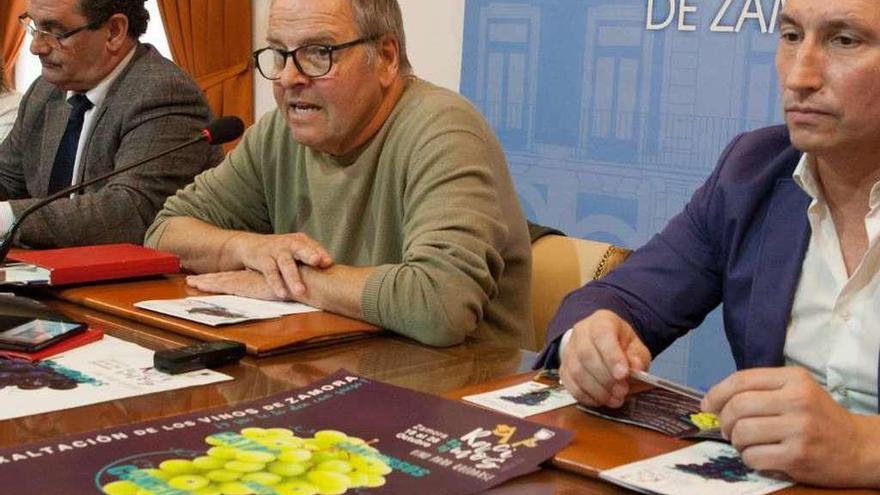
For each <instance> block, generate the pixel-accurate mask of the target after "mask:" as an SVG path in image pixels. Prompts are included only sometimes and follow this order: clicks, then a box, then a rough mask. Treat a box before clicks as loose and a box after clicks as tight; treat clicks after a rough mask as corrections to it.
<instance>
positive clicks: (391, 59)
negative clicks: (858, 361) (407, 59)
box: [376, 34, 400, 86]
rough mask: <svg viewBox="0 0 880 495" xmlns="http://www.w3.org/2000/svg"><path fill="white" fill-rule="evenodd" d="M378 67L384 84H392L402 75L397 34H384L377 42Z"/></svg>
mask: <svg viewBox="0 0 880 495" xmlns="http://www.w3.org/2000/svg"><path fill="white" fill-rule="evenodd" d="M376 54H377V56H378V60H377V61H376V62H377V69H378V71H379V79H380V80H381V82H382V85H383V86H390V85H391V83H392V82H393V81H394V80H395V79H397V77H398V76H399V75H400V42H399V41H398V39H397V38H396V37H395V36H392V35H390V34H386V35H383V36H382V38H380V39H379V42H378V43H377V44H376Z"/></svg>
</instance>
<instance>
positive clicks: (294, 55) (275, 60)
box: [253, 35, 379, 81]
mask: <svg viewBox="0 0 880 495" xmlns="http://www.w3.org/2000/svg"><path fill="white" fill-rule="evenodd" d="M378 38H379V36H375V35H374V36H365V37H363V38H358V39H356V40H354V41H349V42H347V43H341V44H338V45H324V44H320V43H310V44H308V45H303V46H300V47H298V48H294V49H293V50H282V49H280V48H273V47H271V46H267V47H265V48H260V49H259V50H257V51H255V52H254V53H253V57H254V64H255V65H256V66H257V70H258V71H260V74H261V75H262V76H263V77H265V78H266V79H268V80H270V81H277V80H278V79H281V73H282V72H284V68H285V67H287V60H288V59H293V65H295V66H296V70H298V71H299V72H300V73H301V74H303V75H305V76H307V77H321V76H324V75H327V73H329V72H330V69H332V68H333V54H334V53H335V52H338V51H339V50H344V49H346V48H350V47H352V46H355V45H360V44H361V43H369V42H371V41H375V40H377V39H378Z"/></svg>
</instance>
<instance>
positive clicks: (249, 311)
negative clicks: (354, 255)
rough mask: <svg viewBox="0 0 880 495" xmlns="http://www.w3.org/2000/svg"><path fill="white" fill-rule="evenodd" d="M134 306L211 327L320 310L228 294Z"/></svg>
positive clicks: (296, 304)
mask: <svg viewBox="0 0 880 495" xmlns="http://www.w3.org/2000/svg"><path fill="white" fill-rule="evenodd" d="M135 306H136V307H138V308H142V309H149V310H150V311H155V312H157V313H162V314H166V315H169V316H175V317H177V318H183V319H185V320H190V321H194V322H196V323H201V324H203V325H211V326H218V325H230V324H232V323H241V322H243V321H250V320H266V319H270V318H278V317H280V316H284V315H293V314H300V313H312V312H315V311H320V310H319V309H317V308H313V307H312V306H308V305H306V304H302V303H294V302H277V301H264V300H261V299H253V298H250V297H241V296H228V295H224V296H194V297H185V298H181V299H153V300H150V301H141V302H138V303H135Z"/></svg>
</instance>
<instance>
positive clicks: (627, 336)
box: [559, 310, 651, 407]
mask: <svg viewBox="0 0 880 495" xmlns="http://www.w3.org/2000/svg"><path fill="white" fill-rule="evenodd" d="M560 361H561V365H560V367H559V377H560V381H561V382H562V383H563V384H564V385H565V388H566V389H568V391H569V392H571V394H572V395H573V396H574V398H575V399H577V400H578V401H579V402H581V403H584V404H587V405H589V406H609V407H620V406H621V405H623V401H624V399H625V398H626V394H627V393H628V392H629V384H628V378H629V374H630V370H631V369H637V370H642V371H645V370H647V369H648V365H649V364H650V363H651V353H650V351H648V348H647V347H645V344H643V343H642V341H641V339H639V337H638V335H636V332H635V331H634V330H633V329H632V327H631V326H630V325H629V323H627V322H626V321H624V320H623V319H622V318H620V317H619V316H617V314H615V313H613V312H611V311H606V310H599V311H596V312H595V313H593V314H592V315H590V316H588V317H587V318H584V319H583V320H581V321H580V322H578V323H577V324H576V325H575V326H574V328H573V331H572V334H571V338H570V339H569V341H568V343H567V345H566V346H565V349H564V352H563V353H562V356H561V360H560Z"/></svg>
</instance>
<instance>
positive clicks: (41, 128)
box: [0, 45, 223, 248]
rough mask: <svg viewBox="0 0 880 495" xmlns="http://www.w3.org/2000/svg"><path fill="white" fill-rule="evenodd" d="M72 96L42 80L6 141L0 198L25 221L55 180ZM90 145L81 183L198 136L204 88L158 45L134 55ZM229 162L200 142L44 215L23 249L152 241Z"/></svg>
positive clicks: (30, 225)
mask: <svg viewBox="0 0 880 495" xmlns="http://www.w3.org/2000/svg"><path fill="white" fill-rule="evenodd" d="M65 97H66V92H65V91H63V90H61V89H59V88H57V87H55V86H54V85H52V84H50V83H48V82H46V81H45V80H43V78H39V79H37V80H36V81H35V82H34V84H33V85H31V87H30V89H28V91H27V93H25V95H24V97H23V98H22V101H21V105H20V106H19V111H18V118H17V120H16V122H15V125H14V126H13V128H12V131H11V132H10V134H9V136H7V139H6V140H4V141H3V143H2V144H0V200H9V201H10V204H11V206H12V211H13V212H14V213H15V215H16V217H18V215H20V214H21V212H22V211H24V210H25V209H26V208H27V207H28V206H30V205H31V204H33V203H35V202H37V201H39V199H38V198H44V197H46V196H48V189H49V176H50V174H51V173H52V164H53V162H54V159H55V152H56V151H57V150H58V143H59V142H60V141H61V136H62V135H63V134H64V128H65V126H66V125H67V118H68V115H69V114H70V108H71V107H70V105H69V104H68V103H67V101H66V98H65ZM95 111H97V112H98V114H97V116H96V117H97V118H96V120H95V124H94V127H93V128H92V131H91V134H90V135H88V136H82V138H81V139H85V141H84V146H85V147H84V148H83V153H82V158H81V166H80V172H79V173H80V175H79V181H80V182H82V181H84V180H88V179H89V178H91V177H94V176H97V175H100V174H103V173H106V172H109V171H110V170H112V169H114V168H116V167H123V166H125V165H129V164H131V163H134V162H136V161H138V160H140V159H142V158H145V157H147V156H149V155H151V154H153V153H156V152H158V151H161V150H163V149H165V148H170V147H172V146H174V145H175V144H178V143H181V142H183V141H186V140H187V139H189V138H191V137H193V136H195V135H197V134H198V132H199V131H200V130H201V129H202V128H204V127H205V125H206V124H207V123H208V121H209V120H210V118H211V115H210V110H209V109H208V105H207V103H206V101H205V99H204V96H203V95H202V92H201V91H200V90H199V88H198V87H197V86H196V84H195V82H194V81H193V80H192V78H190V77H189V76H188V75H187V74H186V73H184V72H183V71H182V70H181V69H180V68H179V67H177V66H176V65H174V64H173V63H172V62H170V61H169V60H167V59H165V58H163V57H162V56H161V55H159V53H158V52H157V51H156V49H155V48H153V47H152V46H150V45H138V47H137V48H136V52H135V55H134V58H132V60H131V62H130V63H129V65H128V66H127V67H126V68H125V69H124V70H123V72H122V73H121V74H120V75H119V77H118V78H117V79H116V81H114V82H113V85H112V86H111V87H110V90H109V92H108V94H107V97H106V99H105V100H104V103H103V104H102V105H101V106H100V107H99V108H96V109H95ZM222 158H223V151H222V149H220V148H219V147H211V146H209V145H208V144H207V143H198V144H195V145H192V146H189V147H187V148H184V149H183V150H181V151H177V152H175V153H172V154H170V155H168V156H165V157H163V158H160V159H158V160H155V161H153V162H150V163H148V164H145V165H144V166H142V167H139V168H136V169H135V170H132V171H129V172H126V173H124V174H121V175H118V176H116V177H113V178H111V179H109V180H107V181H103V182H101V183H98V184H95V185H93V186H90V187H89V188H87V189H86V190H85V191H84V192H83V193H80V194H77V195H75V196H74V197H73V198H62V199H59V200H57V201H55V202H54V203H50V204H49V205H47V206H46V207H45V208H43V209H41V210H38V211H35V212H34V214H32V215H31V216H30V217H28V218H27V219H26V220H25V221H24V223H23V224H22V226H21V230H20V231H19V236H18V238H17V240H16V243H17V244H19V245H23V246H27V247H34V248H49V247H60V246H75V245H86V244H103V243H113V242H132V243H136V244H140V243H142V242H143V237H144V232H145V231H146V229H147V227H149V225H150V224H151V223H152V221H153V217H154V216H156V213H157V212H158V211H159V209H160V208H161V207H162V204H163V203H164V202H165V198H167V197H168V196H171V195H173V194H174V193H175V192H176V191H177V190H178V189H180V188H182V187H183V186H185V185H187V184H188V183H190V182H191V181H192V178H193V177H194V176H195V175H196V174H198V173H199V172H201V171H202V170H204V169H206V168H208V167H210V166H213V165H216V164H217V163H219V162H220V161H221V160H222Z"/></svg>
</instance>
